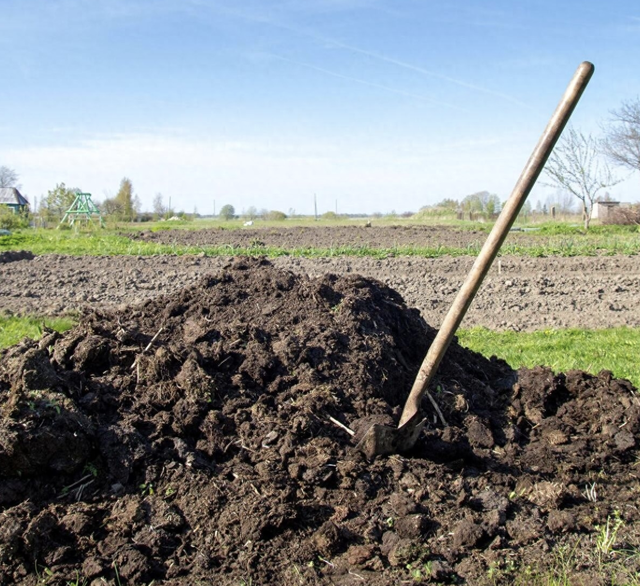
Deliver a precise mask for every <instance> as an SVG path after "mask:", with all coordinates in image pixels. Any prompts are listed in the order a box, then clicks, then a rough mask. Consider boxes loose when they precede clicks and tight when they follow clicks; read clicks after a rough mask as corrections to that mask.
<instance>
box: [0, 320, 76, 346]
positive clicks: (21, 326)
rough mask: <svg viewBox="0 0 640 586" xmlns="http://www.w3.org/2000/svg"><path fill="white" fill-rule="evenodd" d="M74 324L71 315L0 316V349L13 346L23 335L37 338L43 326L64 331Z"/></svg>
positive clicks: (40, 334)
mask: <svg viewBox="0 0 640 586" xmlns="http://www.w3.org/2000/svg"><path fill="white" fill-rule="evenodd" d="M74 324H75V320H74V319H73V318H71V317H58V318H38V317H16V316H11V317H0V349H2V348H7V347H9V346H13V345H14V344H17V343H18V342H19V341H20V340H22V339H23V338H25V337H27V338H31V339H34V340H37V339H39V338H40V337H41V336H42V328H43V326H47V327H49V328H51V329H52V330H57V331H59V332H65V331H66V330H68V329H70V328H72V327H73V326H74Z"/></svg>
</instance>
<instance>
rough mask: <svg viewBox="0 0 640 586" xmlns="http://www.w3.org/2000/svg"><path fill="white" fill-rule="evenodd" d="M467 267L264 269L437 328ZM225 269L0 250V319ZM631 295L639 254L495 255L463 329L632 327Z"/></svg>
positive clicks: (202, 260) (313, 264) (279, 262)
mask: <svg viewBox="0 0 640 586" xmlns="http://www.w3.org/2000/svg"><path fill="white" fill-rule="evenodd" d="M174 232H175V231H174ZM227 232H230V231H227ZM321 232H322V231H321ZM21 255H23V256H21ZM3 259H4V262H3ZM473 260H474V259H473V257H458V258H451V257H442V258H437V259H429V258H417V257H413V258H409V257H391V258H387V259H375V258H366V257H364V258H358V257H334V258H297V257H280V258H277V259H275V260H273V263H274V265H276V266H277V267H279V268H282V269H286V270H290V271H293V272H295V273H297V274H305V275H309V276H312V277H314V276H318V277H319V276H321V275H324V274H326V273H335V274H340V275H345V274H354V273H357V274H360V275H364V276H366V277H370V278H374V279H377V280H379V281H382V282H383V283H385V284H386V285H388V286H390V287H392V288H393V289H395V290H396V291H398V292H399V293H400V294H401V295H402V297H403V298H404V299H405V301H406V303H407V304H408V305H410V306H411V307H415V308H417V309H419V310H420V313H421V314H422V317H423V318H424V319H425V320H426V321H427V322H428V323H429V324H431V325H433V326H435V327H439V325H440V323H442V319H443V318H444V315H445V314H446V312H447V310H448V309H449V307H450V306H451V304H452V302H453V299H454V296H455V294H456V293H457V292H458V290H459V289H460V286H461V285H462V282H463V280H464V278H465V277H466V275H467V273H468V272H469V270H470V268H471V265H472V263H473ZM228 262H229V258H221V257H205V256H194V255H185V256H148V257H134V256H112V257H108V256H101V257H88V256H85V257H72V256H61V255H52V254H48V255H42V256H36V257H33V255H32V254H30V253H21V252H6V253H0V315H2V314H5V313H16V314H32V315H38V316H42V315H60V314H62V313H65V312H69V311H77V310H78V309H79V308H81V307H100V308H102V307H106V306H118V305H122V304H125V305H129V304H131V303H137V302H142V301H145V300H147V299H155V298H157V297H158V296H159V295H162V294H168V293H175V292H177V291H179V290H181V289H183V288H184V287H187V286H192V285H195V284H196V283H197V282H198V281H199V280H200V279H201V278H202V277H203V276H204V275H207V274H211V273H216V272H218V271H219V270H220V269H221V268H222V267H223V266H224V265H225V264H226V263H228ZM638 290H640V256H607V257H575V258H562V257H553V258H526V257H515V256H503V257H501V258H499V259H498V260H497V261H496V262H495V263H494V265H493V267H492V268H491V270H490V272H489V274H488V275H487V278H486V280H485V282H484V284H483V285H482V287H481V288H480V291H479V292H478V295H477V296H476V299H475V300H474V302H473V303H472V304H471V307H470V309H469V312H468V313H467V315H466V317H465V319H464V321H463V323H462V327H465V328H469V327H473V326H484V327H487V328H490V329H493V330H506V329H511V330H516V331H520V330H528V331H532V330H541V329H546V328H567V327H571V328H608V327H616V326H631V327H640V304H638V301H637V296H638V294H637V292H638Z"/></svg>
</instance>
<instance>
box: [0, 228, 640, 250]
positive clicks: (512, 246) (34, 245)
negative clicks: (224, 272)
mask: <svg viewBox="0 0 640 586" xmlns="http://www.w3.org/2000/svg"><path fill="white" fill-rule="evenodd" d="M346 222H347V221H346V220H345V222H344V223H346ZM402 222H408V220H407V221H405V220H403V221H398V223H402ZM352 223H358V222H356V221H353V222H352ZM359 223H360V224H362V221H360V222H359ZM413 223H415V222H413ZM184 224H185V226H181V225H180V223H176V224H174V223H172V224H171V228H174V227H175V228H181V227H182V228H185V229H190V228H192V227H206V226H207V225H208V224H206V223H203V225H202V226H199V222H184ZM272 224H276V225H277V226H278V227H283V226H295V225H299V223H296V222H293V221H292V222H291V223H289V222H288V221H287V222H274V223H272ZM269 225H271V224H269V223H266V222H260V223H259V225H258V226H256V227H259V226H263V227H266V226H269ZM313 225H314V226H323V225H324V226H329V225H337V223H336V221H333V222H324V223H323V222H318V223H314V224H313ZM166 226H167V223H166V222H165V223H162V224H160V223H155V224H153V223H149V224H131V225H127V226H126V231H127V233H129V234H130V233H131V232H132V231H133V230H137V229H141V228H144V229H146V230H151V231H154V230H162V229H164V228H165V227H166ZM240 226H241V224H240V223H239V222H238V221H233V222H228V223H223V222H220V223H219V224H218V227H221V228H229V229H233V228H238V227H240ZM490 228H491V225H490V224H487V223H470V222H466V223H465V222H460V223H457V224H456V225H455V229H457V230H462V231H463V230H469V229H473V230H476V231H480V232H489V230H490ZM638 228H639V227H638V226H599V225H594V226H592V227H591V229H590V230H589V231H588V232H587V233H584V232H583V230H582V228H581V227H580V226H576V225H571V224H564V223H548V224H540V225H538V226H537V227H536V229H535V231H533V232H530V238H529V239H528V242H527V243H526V244H519V243H509V241H508V240H507V242H506V243H505V244H504V245H503V247H502V250H501V254H503V255H504V254H513V255H520V256H532V257H545V256H595V255H613V254H624V255H635V254H639V253H640V238H638V235H639V232H638ZM124 229H125V227H124V226H123V227H121V229H119V230H101V229H96V230H85V231H83V230H45V229H26V230H21V231H17V232H15V233H13V234H11V235H9V236H0V251H3V250H29V251H31V252H33V253H34V254H53V253H56V254H69V255H98V256H99V255H135V256H148V255H154V254H177V255H182V254H205V255H207V256H215V255H222V256H226V255H241V254H242V255H255V254H260V255H265V256H268V257H277V256H283V255H292V256H307V257H333V256H370V257H376V258H385V257H388V256H390V255H396V256H419V257H426V258H438V257H442V256H475V255H477V254H478V252H479V249H480V245H479V244H474V245H472V246H465V247H461V248H455V247H450V246H435V247H433V246H432V247H421V246H394V247H390V248H372V247H369V246H366V245H365V246H335V247H331V248H311V247H304V248H290V249H286V248H277V247H269V246H263V245H259V244H257V245H255V246H250V247H238V246H231V245H218V246H184V245H179V244H158V243H154V242H143V241H139V240H134V239H132V238H130V237H129V236H127V235H126V234H125V233H123V230H124Z"/></svg>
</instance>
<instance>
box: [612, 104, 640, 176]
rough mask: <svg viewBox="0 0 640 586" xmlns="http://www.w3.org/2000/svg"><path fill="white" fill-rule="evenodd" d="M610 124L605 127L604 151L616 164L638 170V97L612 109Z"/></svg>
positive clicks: (639, 115) (639, 163)
mask: <svg viewBox="0 0 640 586" xmlns="http://www.w3.org/2000/svg"><path fill="white" fill-rule="evenodd" d="M610 114H611V121H610V122H611V125H610V126H609V127H605V133H606V135H605V141H604V146H605V152H606V153H607V155H608V156H609V158H610V159H611V160H612V161H613V162H614V163H616V164H617V165H622V166H623V167H628V168H629V169H632V170H634V171H639V170H640V99H638V98H636V100H635V101H629V102H623V103H622V106H620V108H619V109H618V110H612V111H611V112H610Z"/></svg>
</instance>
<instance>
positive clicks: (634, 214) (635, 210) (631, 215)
mask: <svg viewBox="0 0 640 586" xmlns="http://www.w3.org/2000/svg"><path fill="white" fill-rule="evenodd" d="M602 223H603V224H618V225H621V226H628V225H631V224H635V225H640V205H638V204H636V205H633V206H631V207H628V208H626V207H625V208H622V207H620V208H614V209H613V210H611V211H610V212H609V214H607V217H606V218H602Z"/></svg>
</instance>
